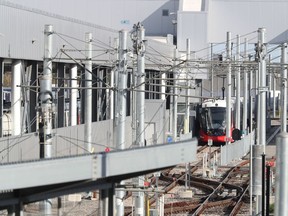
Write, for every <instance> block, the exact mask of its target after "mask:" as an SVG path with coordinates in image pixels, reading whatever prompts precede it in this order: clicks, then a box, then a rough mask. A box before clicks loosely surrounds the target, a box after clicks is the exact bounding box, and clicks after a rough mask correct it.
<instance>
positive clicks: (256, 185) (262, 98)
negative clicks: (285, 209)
mask: <svg viewBox="0 0 288 216" xmlns="http://www.w3.org/2000/svg"><path fill="white" fill-rule="evenodd" d="M265 31H266V30H265V29H264V28H259V29H258V44H257V49H256V55H257V59H258V61H259V73H258V74H259V75H258V78H259V82H258V83H259V84H258V103H257V106H258V108H257V110H258V115H257V118H258V119H257V131H258V132H257V134H258V139H257V145H253V151H252V154H253V156H252V166H253V182H252V184H253V186H252V187H253V191H252V193H253V195H255V196H256V199H257V201H256V214H258V213H260V212H261V211H264V209H265V206H262V202H261V200H262V199H261V195H262V183H261V179H262V173H261V170H262V169H261V167H262V154H265V143H266V92H267V91H266V62H265V58H266V46H265ZM256 81H257V76H256Z"/></svg>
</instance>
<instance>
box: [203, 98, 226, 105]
mask: <svg viewBox="0 0 288 216" xmlns="http://www.w3.org/2000/svg"><path fill="white" fill-rule="evenodd" d="M202 107H226V100H219V99H217V100H214V99H208V100H205V101H203V103H202Z"/></svg>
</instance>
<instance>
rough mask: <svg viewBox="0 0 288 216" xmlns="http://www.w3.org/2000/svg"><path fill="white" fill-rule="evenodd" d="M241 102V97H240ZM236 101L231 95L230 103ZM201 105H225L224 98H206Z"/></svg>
mask: <svg viewBox="0 0 288 216" xmlns="http://www.w3.org/2000/svg"><path fill="white" fill-rule="evenodd" d="M240 101H241V102H242V99H240ZM235 103H236V98H235V97H231V104H235ZM202 107H226V98H224V99H207V100H204V101H203V103H202Z"/></svg>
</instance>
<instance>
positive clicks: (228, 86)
mask: <svg viewBox="0 0 288 216" xmlns="http://www.w3.org/2000/svg"><path fill="white" fill-rule="evenodd" d="M226 54H227V57H226V58H227V61H228V65H227V67H228V68H227V83H226V89H227V93H226V109H227V110H226V119H227V122H226V124H227V125H226V145H227V144H231V113H230V112H231V85H232V83H231V32H227V41H226Z"/></svg>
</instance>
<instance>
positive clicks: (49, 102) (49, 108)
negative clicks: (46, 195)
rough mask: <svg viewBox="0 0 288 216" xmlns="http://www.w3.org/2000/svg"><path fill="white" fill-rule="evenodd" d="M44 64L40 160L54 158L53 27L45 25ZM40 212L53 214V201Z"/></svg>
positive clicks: (44, 202)
mask: <svg viewBox="0 0 288 216" xmlns="http://www.w3.org/2000/svg"><path fill="white" fill-rule="evenodd" d="M44 35H45V36H44V62H43V74H42V76H41V77H40V109H39V117H40V118H39V142H40V158H51V157H52V117H53V94H52V39H53V26H52V25H45V29H44ZM40 211H42V212H43V214H44V215H51V214H52V200H49V199H48V200H44V201H43V202H41V203H40Z"/></svg>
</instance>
